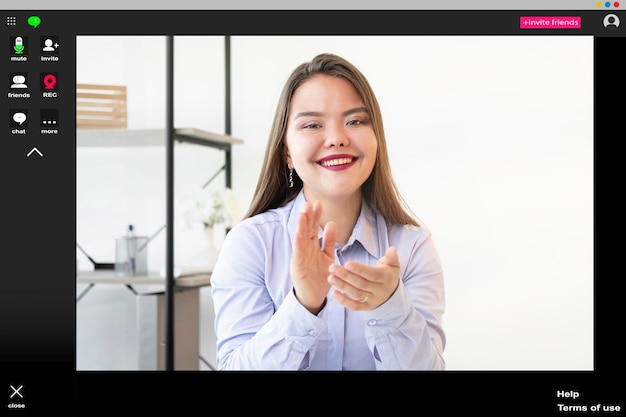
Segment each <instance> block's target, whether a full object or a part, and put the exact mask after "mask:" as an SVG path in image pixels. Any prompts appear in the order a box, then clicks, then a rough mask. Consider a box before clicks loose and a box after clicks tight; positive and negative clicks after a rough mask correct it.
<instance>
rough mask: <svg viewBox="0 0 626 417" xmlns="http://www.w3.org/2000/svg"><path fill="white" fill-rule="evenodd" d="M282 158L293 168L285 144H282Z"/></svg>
mask: <svg viewBox="0 0 626 417" xmlns="http://www.w3.org/2000/svg"><path fill="white" fill-rule="evenodd" d="M283 159H284V160H285V163H286V164H287V166H288V167H289V168H293V164H292V163H291V155H289V148H287V145H283Z"/></svg>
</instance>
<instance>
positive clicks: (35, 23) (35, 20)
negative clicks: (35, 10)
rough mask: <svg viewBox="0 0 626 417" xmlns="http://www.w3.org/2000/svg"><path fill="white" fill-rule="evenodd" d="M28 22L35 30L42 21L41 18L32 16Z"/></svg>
mask: <svg viewBox="0 0 626 417" xmlns="http://www.w3.org/2000/svg"><path fill="white" fill-rule="evenodd" d="M27 22H28V24H29V25H30V26H32V27H33V28H36V27H37V26H39V25H40V24H41V19H40V18H39V16H30V17H29V18H28V20H27Z"/></svg>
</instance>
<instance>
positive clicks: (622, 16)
mask: <svg viewBox="0 0 626 417" xmlns="http://www.w3.org/2000/svg"><path fill="white" fill-rule="evenodd" d="M624 7H626V6H625V5H621V4H620V3H619V2H606V3H605V2H598V3H596V2H589V8H587V9H584V10H306V11H305V10H119V11H116V10H99V11H88V10H26V9H25V10H3V11H2V13H0V19H1V20H0V25H2V33H3V42H5V44H4V45H5V46H4V51H5V56H4V58H3V59H2V60H1V61H2V66H1V68H2V73H3V77H4V80H5V83H6V84H5V88H4V95H3V97H4V98H3V100H2V108H3V113H4V115H5V116H4V117H5V121H6V122H5V123H6V125H5V130H4V132H5V133H4V135H3V140H2V142H3V143H2V151H1V152H0V156H1V158H2V163H1V164H0V167H1V168H0V169H2V176H1V177H2V190H3V196H4V197H3V203H4V204H3V208H2V213H3V221H2V223H3V227H2V229H3V232H4V233H3V234H4V236H5V244H4V245H3V249H2V254H3V261H4V262H3V265H4V267H5V268H4V273H3V274H2V279H0V335H1V336H0V385H1V386H2V389H1V390H0V393H2V395H4V398H3V400H2V401H1V402H0V409H1V410H2V411H1V412H0V415H7V416H41V415H46V416H66V415H85V414H83V413H82V412H86V411H89V412H92V411H96V410H97V409H98V407H99V405H98V404H102V407H103V409H104V410H107V411H108V410H111V411H113V410H116V411H119V410H121V408H120V407H122V405H121V403H122V400H121V399H120V397H123V396H127V397H128V398H130V401H131V402H136V403H137V404H136V405H135V406H133V407H132V408H133V409H135V407H136V409H137V410H140V409H142V408H141V406H140V405H139V403H141V402H142V401H143V402H146V401H147V402H151V403H152V405H145V404H144V406H145V407H148V408H150V407H156V405H155V403H157V402H158V401H159V399H160V398H159V397H160V396H164V397H169V399H171V400H172V404H176V403H177V402H186V404H187V405H188V404H190V403H195V404H198V403H199V402H200V400H199V398H203V397H204V398H205V399H206V396H205V394H201V393H203V392H212V393H213V395H214V394H215V392H216V389H218V388H219V387H220V386H229V387H233V386H238V387H239V388H237V390H240V389H242V388H243V386H244V385H245V384H247V383H248V378H250V382H249V383H250V384H251V388H250V389H253V390H254V389H256V388H253V387H256V386H258V385H259V384H262V385H266V384H267V382H268V381H267V380H265V381H264V380H263V378H259V377H258V376H257V375H258V374H255V373H246V374H245V375H242V374H238V373H236V372H234V373H228V372H179V371H177V370H175V369H172V365H171V363H168V360H167V359H166V364H165V366H164V367H165V369H162V370H157V371H151V372H139V371H137V372H122V371H120V372H118V371H112V372H109V371H107V372H98V371H83V370H80V369H77V351H76V341H77V335H76V328H77V326H76V323H77V317H76V314H77V296H78V295H79V294H78V293H77V282H76V271H77V264H76V263H77V261H76V258H77V256H76V250H77V246H76V244H77V239H76V231H77V218H76V216H77V213H76V211H77V209H76V207H77V199H80V196H79V195H78V194H77V193H78V191H77V185H76V184H77V181H80V178H78V177H77V176H78V175H80V174H78V173H77V165H76V158H77V134H76V130H77V123H76V118H77V115H76V100H77V96H76V85H77V62H79V61H80V57H79V56H77V50H78V48H77V45H78V42H79V41H78V40H80V39H83V38H84V39H88V38H89V37H96V36H97V37H100V38H102V37H106V36H111V37H119V36H127V37H128V39H129V42H128V43H127V44H126V46H123V47H124V48H129V49H131V50H132V49H134V48H137V47H138V45H141V44H139V43H135V42H133V37H150V36H158V37H165V38H169V37H184V36H190V37H191V36H213V37H223V38H228V37H231V38H233V39H234V38H235V37H237V38H245V37H259V36H268V37H275V36H276V37H280V36H289V37H294V38H297V37H299V36H302V37H307V38H310V37H311V36H366V37H372V36H384V37H386V39H387V41H388V42H390V43H393V42H394V38H395V37H403V38H405V37H441V38H442V39H446V40H449V39H454V37H468V36H469V37H489V36H502V37H506V38H511V40H512V41H513V39H516V38H519V37H537V36H548V37H551V36H554V37H578V38H585V39H589V40H590V42H591V43H592V44H593V59H594V64H593V84H594V85H593V91H594V93H593V106H592V107H593V136H594V146H593V148H594V153H595V156H594V160H595V161H596V162H595V163H596V164H598V163H599V160H598V156H599V153H597V151H598V150H600V149H601V148H602V146H600V145H601V144H604V145H606V144H607V143H615V141H616V140H617V138H620V137H624V129H623V123H622V122H621V121H622V120H623V116H624V115H623V97H624V87H623V85H624V83H623V80H621V76H620V74H623V63H622V60H621V59H619V57H620V56H621V55H623V51H624V50H626V41H625V37H626V13H625V12H624ZM360 47H361V48H367V45H361V46H360ZM145 52H146V51H142V50H140V49H139V50H136V51H135V52H134V53H133V54H134V55H136V56H137V57H140V56H142V55H144V53H145ZM268 52H269V51H268ZM272 53H275V51H272ZM281 53H283V54H289V50H285V51H282V52H281ZM98 56H99V55H98V54H97V53H94V52H93V51H92V52H91V53H90V57H91V58H90V59H91V60H92V61H91V62H90V63H91V64H93V59H94V57H96V58H95V59H96V60H97V59H100V60H102V64H103V65H104V64H105V63H106V61H107V59H108V57H107V55H106V52H103V53H102V55H100V56H99V58H97V57H98ZM485 58H487V57H485ZM491 58H493V57H490V59H491ZM159 62H165V61H164V59H160V61H159ZM125 65H127V66H132V65H133V64H132V63H130V62H126V63H125ZM220 65H222V63H220ZM541 65H542V64H541V62H537V67H540V66H541ZM575 65H576V63H575V62H573V63H572V66H575ZM380 66H381V67H383V66H389V69H390V70H392V69H393V63H389V62H380ZM285 74H286V73H285ZM390 76H391V75H390ZM153 88H154V89H155V90H159V91H161V92H163V91H164V90H166V89H167V88H168V87H167V85H166V84H164V85H155V86H153ZM571 88H572V89H577V88H579V86H577V85H572V86H571ZM164 94H169V93H164ZM528 94H536V95H538V96H540V95H542V94H545V95H549V94H551V93H550V91H549V89H546V90H545V91H534V92H530V91H529V92H528ZM600 97H602V99H600ZM220 100H222V98H220ZM417 100H419V98H417ZM538 100H540V98H538ZM264 111H265V109H264ZM265 113H267V114H268V115H269V112H267V111H265ZM165 114H166V113H164V117H167V116H165ZM166 123H167V122H166ZM166 126H167V124H166ZM527 134H528V136H530V137H532V135H533V133H532V132H528V133H527ZM261 137H263V138H264V137H266V135H265V134H263V135H261ZM604 145H603V146H604ZM110 168H111V169H116V167H115V166H111V167H110ZM594 173H595V175H598V174H597V172H596V170H595V169H594ZM595 182H597V178H594V183H595ZM100 191H101V192H105V191H106V190H100ZM100 191H99V192H100ZM603 258H604V256H602V255H601V254H600V253H597V252H596V254H595V264H596V265H598V263H602V260H603ZM107 261H108V260H107ZM594 269H595V268H594ZM604 278H606V276H605V277H604ZM614 278H615V277H614ZM614 285H615V283H614V282H607V280H605V279H603V277H602V276H598V275H596V276H595V280H594V283H593V291H594V300H595V303H594V328H595V332H594V341H593V346H594V361H593V369H592V370H588V371H584V372H580V371H577V370H575V371H573V372H568V371H557V372H550V371H549V370H547V371H546V370H542V371H541V372H532V371H531V372H519V373H518V372H495V373H483V372H482V371H483V370H481V369H475V370H468V371H462V372H450V373H445V372H444V373H439V374H437V373H435V374H432V373H427V374H425V375H419V374H414V373H408V374H409V375H400V374H397V373H396V374H393V373H392V374H391V375H390V374H389V373H382V375H369V374H368V375H366V376H367V378H364V379H363V381H365V380H367V381H368V382H367V384H368V385H369V384H370V383H371V382H369V380H370V378H371V381H372V382H374V383H376V381H378V379H379V378H382V379H383V380H384V381H385V382H384V384H383V385H398V384H396V382H394V381H398V382H399V383H400V384H404V383H403V382H401V381H400V378H402V379H403V380H404V378H409V379H413V382H411V383H410V384H409V385H413V386H419V387H420V390H423V391H422V393H425V395H426V396H427V397H432V396H433V395H435V394H436V392H437V389H441V387H443V386H445V387H447V388H446V389H449V390H450V391H451V392H452V394H451V395H452V397H451V398H450V401H452V402H457V401H458V402H461V403H465V404H466V408H465V409H466V410H468V411H470V410H471V409H474V408H475V407H476V408H475V409H476V411H478V410H479V408H478V404H479V403H482V404H485V403H487V402H490V401H491V403H492V404H497V408H499V409H500V410H501V411H502V415H506V414H508V412H509V411H510V410H511V409H513V408H515V409H520V410H523V411H524V412H532V413H536V415H552V414H559V415H560V414H568V411H567V410H568V408H567V407H574V408H572V410H576V409H577V408H576V407H581V406H582V405H584V406H585V407H586V408H585V409H586V410H587V412H591V411H593V410H594V409H593V408H592V407H596V406H597V407H598V408H597V409H595V410H596V411H597V412H596V413H595V414H599V415H608V414H621V413H623V409H624V407H625V406H626V404H625V403H624V402H623V392H622V394H620V395H618V393H617V387H615V386H613V385H611V383H609V381H610V380H613V379H614V377H617V375H613V374H614V371H613V369H614V368H613V366H614V362H615V359H611V358H619V357H620V356H621V352H620V351H618V350H617V349H618V348H617V347H615V344H614V343H615V342H614V341H613V339H614V338H613V337H612V336H611V335H610V334H608V333H607V332H605V331H604V329H605V326H606V328H607V330H608V331H610V332H614V331H615V330H616V329H617V328H619V327H621V324H618V323H617V322H615V320H616V317H621V314H618V312H617V311H616V310H615V307H614V306H615V305H620V303H619V302H618V301H617V300H615V297H616V295H615V294H616V293H617V291H616V289H615V288H613V286H614ZM563 291H567V289H566V288H564V289H563ZM613 300H615V302H613ZM555 308H558V307H556V306H555ZM607 323H609V324H607ZM210 325H212V324H210ZM170 331H171V329H170ZM449 343H454V340H450V342H449ZM485 343H488V341H486V342H485ZM538 343H541V341H538ZM617 345H618V346H621V344H617ZM564 354H566V353H565V352H564ZM617 361H619V359H617ZM494 374H495V375H494ZM298 376H299V377H301V375H298ZM318 376H320V377H322V378H326V377H328V376H329V375H318ZM349 376H356V377H357V378H354V382H352V379H353V378H350V379H351V381H350V382H349V384H354V383H356V384H357V385H358V384H359V383H358V380H359V378H360V377H361V376H359V375H349ZM363 376H365V375H363ZM265 377H268V375H265ZM272 377H273V378H276V379H280V378H281V377H285V379H286V381H288V380H290V379H291V377H290V375H286V374H279V375H273V376H272ZM330 377H332V378H338V379H343V378H339V377H340V375H336V374H334V375H330ZM477 377H481V378H480V379H483V377H484V379H485V383H484V384H477V383H476V382H475V378H477ZM239 378H240V379H239ZM332 378H329V381H332ZM526 379H528V381H526ZM297 381H300V382H304V381H302V380H301V379H298V380H297ZM335 381H336V380H335ZM346 381H347V380H346ZM522 381H523V382H522ZM297 383H299V382H296V384H297ZM272 384H274V382H272ZM330 384H331V385H328V386H335V383H332V382H330ZM275 385H276V387H277V390H278V387H280V390H287V389H288V390H289V391H291V390H292V388H293V386H292V384H284V383H281V382H279V383H277V384H275ZM322 385H327V384H326V383H324V384H322ZM148 387H151V389H153V391H150V389H147V388H148ZM154 387H156V388H154ZM165 387H169V388H167V389H166V388H165ZM436 387H439V388H436ZM359 389H363V387H361V388H359ZM366 389H368V390H369V389H371V387H370V388H366ZM398 389H399V390H400V391H403V390H404V389H403V388H401V387H400V388H398ZM168 390H169V391H168ZM244 390H246V389H244ZM331 391H332V390H331ZM176 392H177V393H178V394H177V393H176ZM183 392H184V394H183ZM408 392H409V391H407V392H406V393H408ZM286 393H287V391H285V392H283V393H278V392H275V393H274V394H271V395H273V396H274V399H273V400H272V401H276V400H278V399H279V398H281V397H284V396H285V394H286ZM326 394H328V392H326ZM416 394H417V392H414V393H413V394H411V395H412V396H413V395H416ZM289 395H291V394H289ZM314 395H315V396H318V395H320V393H317V394H314ZM333 395H336V393H335V394H333ZM404 395H405V393H402V394H401V396H404ZM581 396H582V397H581ZM219 397H220V396H218V397H216V398H213V399H209V400H208V401H207V403H206V404H205V405H206V407H212V406H213V405H216V404H217V403H218V402H219V401H221V398H219ZM196 398H198V399H196ZM169 399H168V401H169ZM442 407H443V408H442V409H445V407H446V405H445V404H443V405H442ZM148 408H144V409H148ZM620 410H621V411H620ZM75 413H76V414H75ZM527 415H529V414H527Z"/></svg>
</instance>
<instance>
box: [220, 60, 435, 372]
mask: <svg viewBox="0 0 626 417" xmlns="http://www.w3.org/2000/svg"><path fill="white" fill-rule="evenodd" d="M211 281H212V282H211V285H212V296H213V299H214V303H215V332H216V336H217V366H218V369H220V370H443V369H445V362H444V359H443V350H444V347H445V334H444V331H443V328H442V316H443V312H444V307H445V300H444V285H443V272H442V268H441V264H440V260H439V257H438V254H437V251H436V249H435V246H434V244H433V241H432V238H431V234H430V231H429V230H428V229H427V228H426V226H425V225H423V224H421V223H420V222H419V221H418V220H417V218H416V217H415V216H414V215H412V214H411V211H410V210H409V209H408V208H407V207H406V205H405V204H404V202H403V200H402V197H401V196H400V194H399V192H398V190H397V187H396V185H395V183H394V181H393V178H392V175H391V168H390V164H389V158H388V154H387V148H386V140H385V133H384V130H383V122H382V116H381V111H380V108H379V106H378V102H377V100H376V97H375V95H374V92H373V91H372V89H371V87H370V85H369V83H368V81H367V79H366V78H365V77H364V76H363V74H361V72H360V71H359V70H358V69H357V68H355V67H354V66H353V65H352V64H351V63H349V62H347V61H346V60H344V59H343V58H341V57H339V56H336V55H332V54H321V55H318V56H316V57H315V58H313V60H312V61H311V62H307V63H304V64H301V65H300V66H298V67H297V68H296V69H295V70H294V71H293V73H292V74H291V76H290V77H289V79H288V80H287V83H286V85H285V86H284V88H283V91H282V93H281V96H280V99H279V103H278V107H277V111H276V115H275V118H274V122H273V126H272V130H271V133H270V138H269V142H268V145H267V149H266V152H265V158H264V161H263V167H262V171H261V175H260V176H259V180H258V183H257V186H256V191H255V194H254V198H253V201H252V204H251V206H250V208H249V211H248V213H247V214H246V216H245V219H244V220H243V221H242V222H240V223H239V224H237V225H235V227H233V229H232V230H231V231H230V232H229V233H228V235H227V236H226V238H225V240H224V243H223V246H222V249H221V252H220V256H219V260H218V262H217V265H216V266H215V268H214V271H213V275H212V278H211Z"/></svg>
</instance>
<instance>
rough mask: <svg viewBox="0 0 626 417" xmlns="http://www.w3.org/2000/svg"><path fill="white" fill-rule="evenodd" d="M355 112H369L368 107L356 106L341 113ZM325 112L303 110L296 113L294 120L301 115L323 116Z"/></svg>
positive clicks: (347, 114)
mask: <svg viewBox="0 0 626 417" xmlns="http://www.w3.org/2000/svg"><path fill="white" fill-rule="evenodd" d="M354 113H367V107H355V108H353V109H349V110H346V111H344V112H343V113H341V115H342V116H349V115H351V114H354ZM323 115H324V113H322V112H319V111H303V112H300V113H296V115H295V116H294V120H295V119H297V118H299V117H309V116H313V117H320V116H323Z"/></svg>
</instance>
